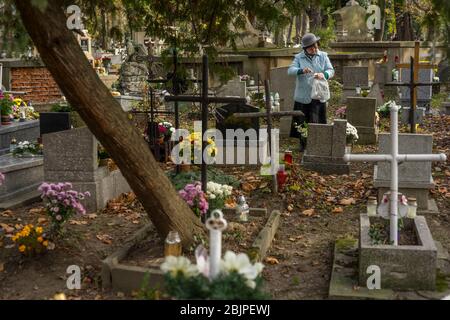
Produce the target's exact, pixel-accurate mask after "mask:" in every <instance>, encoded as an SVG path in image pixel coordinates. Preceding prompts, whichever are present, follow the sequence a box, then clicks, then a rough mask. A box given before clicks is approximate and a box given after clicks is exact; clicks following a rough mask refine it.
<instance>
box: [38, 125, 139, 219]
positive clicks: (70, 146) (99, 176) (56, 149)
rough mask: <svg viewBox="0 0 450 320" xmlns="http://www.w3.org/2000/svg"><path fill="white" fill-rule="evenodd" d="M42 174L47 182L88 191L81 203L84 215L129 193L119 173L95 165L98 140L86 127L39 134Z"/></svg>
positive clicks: (96, 163) (127, 186)
mask: <svg viewBox="0 0 450 320" xmlns="http://www.w3.org/2000/svg"><path fill="white" fill-rule="evenodd" d="M43 143H44V145H45V148H44V174H45V180H46V181H47V182H71V183H72V184H73V188H74V189H75V190H78V191H83V192H84V191H89V192H90V193H91V196H90V197H86V199H85V200H83V204H84V205H85V207H86V210H87V211H88V212H94V211H98V210H101V209H103V208H104V207H105V206H106V203H107V202H108V201H109V200H110V199H113V198H115V197H117V196H119V195H120V194H121V193H124V192H129V191H131V189H130V187H129V185H128V183H127V182H126V180H125V178H124V177H123V176H122V173H121V172H120V171H119V170H114V171H111V172H110V171H109V169H108V168H107V167H106V166H101V167H99V165H98V154H97V152H98V150H97V149H98V141H97V139H96V138H95V137H94V135H93V134H92V133H91V132H90V131H89V129H88V128H87V127H82V128H77V129H73V130H66V131H61V132H55V133H49V134H45V135H43Z"/></svg>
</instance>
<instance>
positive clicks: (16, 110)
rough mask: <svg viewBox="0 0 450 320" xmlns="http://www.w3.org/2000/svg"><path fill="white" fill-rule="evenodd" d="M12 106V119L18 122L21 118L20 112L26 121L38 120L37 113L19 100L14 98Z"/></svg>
mask: <svg viewBox="0 0 450 320" xmlns="http://www.w3.org/2000/svg"><path fill="white" fill-rule="evenodd" d="M13 101H14V105H13V107H12V117H13V119H15V120H19V119H21V118H22V115H21V112H24V115H23V116H24V117H25V119H26V120H36V119H39V113H38V112H36V111H35V110H34V108H33V107H32V106H28V105H27V103H26V102H25V101H24V100H22V99H20V98H16V99H14V100H13Z"/></svg>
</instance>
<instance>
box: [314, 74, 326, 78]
mask: <svg viewBox="0 0 450 320" xmlns="http://www.w3.org/2000/svg"><path fill="white" fill-rule="evenodd" d="M314 78H316V79H319V80H323V79H325V76H324V75H323V73H314Z"/></svg>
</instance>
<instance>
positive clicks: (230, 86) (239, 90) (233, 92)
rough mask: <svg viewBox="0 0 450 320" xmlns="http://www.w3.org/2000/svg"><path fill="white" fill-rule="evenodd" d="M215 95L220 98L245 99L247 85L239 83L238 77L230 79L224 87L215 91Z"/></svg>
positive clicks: (243, 82) (242, 82)
mask: <svg viewBox="0 0 450 320" xmlns="http://www.w3.org/2000/svg"><path fill="white" fill-rule="evenodd" d="M217 95H218V96H220V97H239V98H246V97H247V84H246V82H245V81H241V80H240V78H239V76H237V77H235V78H233V79H231V80H230V81H228V82H227V83H226V84H225V85H223V86H222V87H220V88H219V89H218V90H217Z"/></svg>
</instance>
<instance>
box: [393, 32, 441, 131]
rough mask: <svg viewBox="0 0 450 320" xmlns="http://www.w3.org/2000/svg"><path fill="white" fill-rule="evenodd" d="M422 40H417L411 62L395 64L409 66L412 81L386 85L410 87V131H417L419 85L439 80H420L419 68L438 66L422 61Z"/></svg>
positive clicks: (400, 66)
mask: <svg viewBox="0 0 450 320" xmlns="http://www.w3.org/2000/svg"><path fill="white" fill-rule="evenodd" d="M419 53H420V42H419V41H416V42H415V44H414V58H413V57H410V59H411V62H410V63H409V64H408V63H397V64H396V65H395V66H396V67H397V68H409V69H410V70H411V71H410V82H409V83H405V82H388V83H386V84H385V85H386V86H396V87H409V93H410V100H411V107H410V109H409V123H410V126H411V127H410V131H411V133H415V132H416V124H415V122H414V121H415V119H414V115H415V112H416V104H417V87H420V86H432V85H433V84H438V82H434V83H420V82H418V80H419V69H433V68H436V67H437V66H436V65H435V64H431V63H420V56H419Z"/></svg>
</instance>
